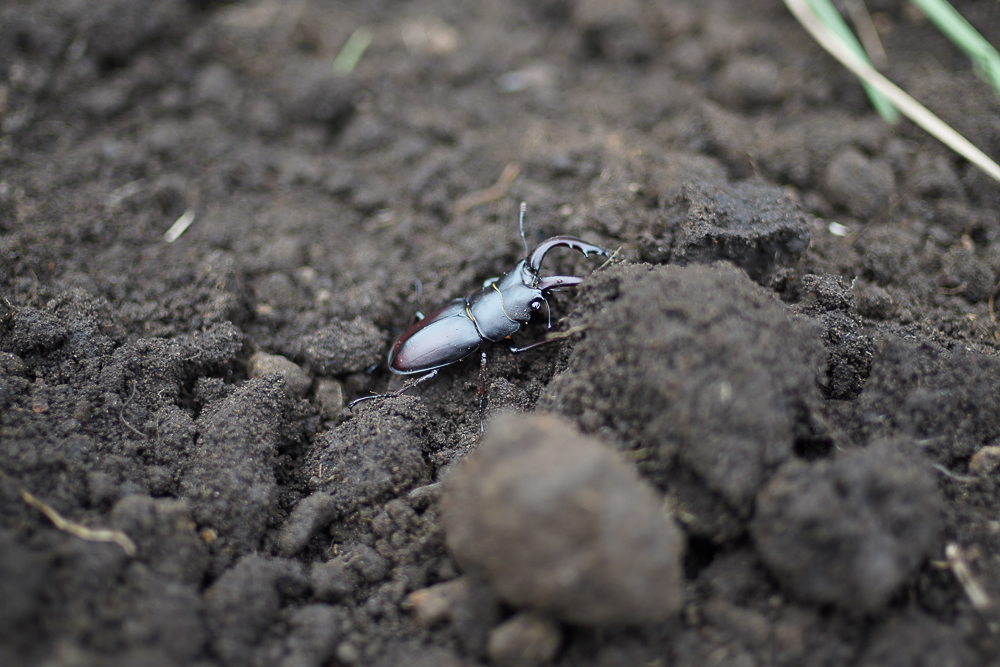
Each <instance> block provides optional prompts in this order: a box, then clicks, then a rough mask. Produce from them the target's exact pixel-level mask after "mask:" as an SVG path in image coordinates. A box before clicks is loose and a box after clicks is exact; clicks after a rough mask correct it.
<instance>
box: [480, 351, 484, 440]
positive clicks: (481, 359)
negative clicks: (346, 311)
mask: <svg viewBox="0 0 1000 667" xmlns="http://www.w3.org/2000/svg"><path fill="white" fill-rule="evenodd" d="M485 409H486V350H483V352H482V356H480V362H479V432H480V433H482V432H483V431H485V430H486V427H485V426H484V425H483V421H484V418H483V415H484V412H483V411H484V410H485Z"/></svg>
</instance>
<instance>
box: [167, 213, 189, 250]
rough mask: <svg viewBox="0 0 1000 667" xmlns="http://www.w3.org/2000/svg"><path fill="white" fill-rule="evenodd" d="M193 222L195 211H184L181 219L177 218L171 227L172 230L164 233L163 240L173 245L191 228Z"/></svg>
mask: <svg viewBox="0 0 1000 667" xmlns="http://www.w3.org/2000/svg"><path fill="white" fill-rule="evenodd" d="M192 222H194V209H193V208H189V209H188V210H186V211H184V214H183V215H181V217H179V218H177V220H176V221H175V222H174V224H172V225H170V229H168V230H167V231H166V232H164V233H163V240H164V241H166V242H167V243H173V242H174V241H176V240H177V239H179V238H180V237H181V234H183V233H184V231H185V230H186V229H187V228H188V227H190V226H191V223H192Z"/></svg>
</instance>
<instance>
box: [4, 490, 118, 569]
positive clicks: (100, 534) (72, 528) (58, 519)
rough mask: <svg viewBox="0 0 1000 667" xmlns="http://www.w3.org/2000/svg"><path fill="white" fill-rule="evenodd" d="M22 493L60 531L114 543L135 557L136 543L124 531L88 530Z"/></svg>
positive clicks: (22, 491) (81, 537) (86, 538)
mask: <svg viewBox="0 0 1000 667" xmlns="http://www.w3.org/2000/svg"><path fill="white" fill-rule="evenodd" d="M20 493H21V498H22V499H23V500H24V502H26V503H28V504H29V505H31V506H32V507H34V508H35V509H37V510H39V511H40V512H41V513H42V514H44V515H45V516H47V517H48V518H49V521H51V522H52V523H53V525H55V527H56V528H58V529H59V530H61V531H64V532H67V533H69V534H70V535H75V536H76V537H79V538H80V539H81V540H87V541H88V542H114V543H115V544H118V545H119V546H121V548H122V549H123V550H124V551H125V554H126V555H128V556H134V555H135V542H133V541H132V540H131V539H130V538H129V536H128V535H126V534H125V533H123V532H122V531H120V530H112V529H107V528H104V529H94V528H87V527H86V526H83V525H81V524H78V523H73V522H72V521H70V520H69V519H66V518H65V517H64V516H63V515H62V514H60V513H59V512H57V511H56V510H55V509H54V508H53V507H52V506H51V505H48V504H47V503H43V502H42V501H41V500H39V499H38V498H35V497H34V496H33V495H31V494H30V493H28V492H27V491H25V490H24V489H20Z"/></svg>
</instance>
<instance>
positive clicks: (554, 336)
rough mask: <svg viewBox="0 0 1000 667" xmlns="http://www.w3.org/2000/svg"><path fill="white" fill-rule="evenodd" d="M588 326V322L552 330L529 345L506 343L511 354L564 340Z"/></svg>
mask: <svg viewBox="0 0 1000 667" xmlns="http://www.w3.org/2000/svg"><path fill="white" fill-rule="evenodd" d="M589 328H590V325H589V324H581V325H580V326H576V327H570V328H569V329H566V331H553V332H551V333H548V334H546V336H545V339H544V340H540V341H538V342H537V343H532V344H531V345H525V346H524V347H514V346H513V345H508V346H507V349H508V350H510V352H511V354H519V353H521V352H527V351H528V350H534V349H535V348H536V347H541V346H543V345H548V344H549V343H555V342H556V341H560V340H564V339H566V338H569V337H570V336H572V335H573V334H578V333H580V332H581V331H586V330H587V329H589Z"/></svg>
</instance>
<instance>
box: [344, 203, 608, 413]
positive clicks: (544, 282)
mask: <svg viewBox="0 0 1000 667" xmlns="http://www.w3.org/2000/svg"><path fill="white" fill-rule="evenodd" d="M525 208H526V205H525V204H524V203H522V204H521V213H520V217H519V222H518V226H519V228H520V230H521V241H523V242H524V255H525V257H524V259H522V260H521V261H520V262H518V263H517V265H516V266H515V267H514V268H513V269H512V270H511V271H509V272H507V273H506V274H505V275H504V276H502V277H500V278H492V279H490V280H487V281H486V282H485V283H484V284H483V288H482V289H480V290H479V291H478V292H474V293H473V294H470V295H469V296H467V297H459V298H457V299H452V300H451V301H449V302H448V303H446V304H445V305H444V306H442V307H440V308H438V309H437V310H435V311H434V312H432V313H430V314H429V315H427V316H426V317H420V315H419V313H418V317H420V319H418V320H417V321H416V322H414V323H413V324H412V325H411V326H410V328H409V329H407V330H406V331H405V332H403V335H402V336H400V337H399V340H397V341H396V342H395V344H394V345H393V346H392V349H391V350H390V351H389V357H388V363H389V370H390V371H392V372H393V373H398V374H400V375H414V374H416V373H426V375H423V376H421V377H419V378H417V379H416V380H415V381H413V382H411V383H409V384H407V385H405V386H404V387H403V388H402V389H399V390H397V391H395V392H392V393H389V394H375V395H372V396H362V397H361V398H358V399H355V400H354V401H352V402H351V403H350V406H349V407H351V408H353V407H354V406H355V405H357V404H358V403H360V402H362V401H367V400H371V399H373V398H387V397H390V396H399V395H400V394H402V393H404V392H406V391H409V390H410V389H413V388H414V387H416V386H417V385H418V384H422V383H424V382H426V381H428V380H430V379H431V378H433V377H434V376H436V375H437V373H438V371H439V370H440V369H441V368H443V367H444V366H450V365H451V364H454V363H457V362H459V361H461V360H462V359H465V358H466V357H468V356H469V355H471V354H472V353H473V352H475V351H476V350H478V349H480V347H482V346H483V344H484V343H487V342H489V343H499V342H500V341H503V340H507V339H509V338H510V337H511V336H512V335H513V334H515V333H517V331H518V330H520V328H521V325H522V324H526V323H527V322H528V320H530V319H531V316H532V314H534V313H535V312H537V311H538V310H539V309H540V308H541V307H542V304H543V303H544V304H545V307H546V310H548V307H549V302H548V301H547V300H546V299H545V295H546V293H548V292H549V291H551V290H554V289H557V288H559V287H572V286H574V285H579V284H580V283H581V282H583V278H582V277H580V276H547V277H544V278H543V277H541V276H539V275H538V272H539V271H540V270H541V268H542V260H543V259H545V254H546V253H548V251H549V250H552V249H553V248H560V247H566V248H573V249H575V250H579V251H580V252H582V253H583V255H584V257H589V256H590V253H595V254H598V255H604V256H605V257H607V256H608V255H609V253H608V251H607V250H605V249H604V248H601V247H600V246H596V245H593V244H592V243H587V242H586V241H583V240H581V239H578V238H576V237H575V236H553V237H552V238H549V239H546V240H545V241H542V242H541V243H539V244H538V246H536V247H535V249H534V250H532V251H531V252H528V242H527V240H526V239H525V238H524V211H525ZM549 328H550V329H551V328H552V319H551V314H550V317H549ZM564 333H566V332H564ZM564 337H565V336H556V337H554V338H548V339H546V340H543V341H541V342H539V343H534V344H532V345H528V346H526V347H513V346H512V345H508V348H509V349H510V351H511V352H512V353H514V354H517V353H518V352H525V351H527V350H531V349H534V348H536V347H539V346H541V345H545V344H547V343H550V342H553V341H555V340H560V338H564ZM485 391H486V352H485V351H483V352H482V355H481V364H480V376H479V409H480V427H482V409H483V396H484V394H485Z"/></svg>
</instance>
